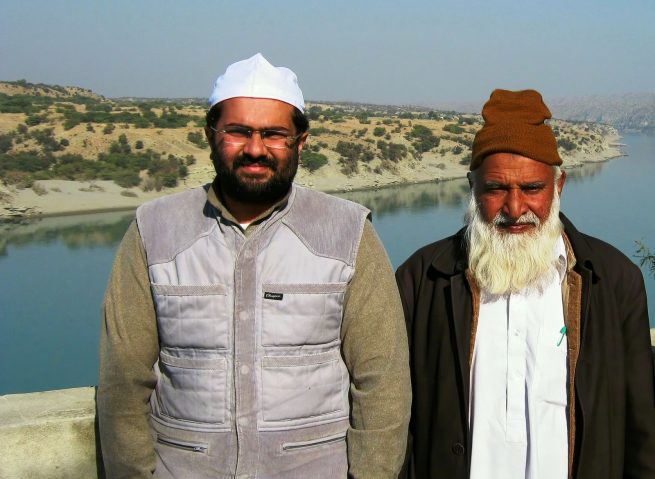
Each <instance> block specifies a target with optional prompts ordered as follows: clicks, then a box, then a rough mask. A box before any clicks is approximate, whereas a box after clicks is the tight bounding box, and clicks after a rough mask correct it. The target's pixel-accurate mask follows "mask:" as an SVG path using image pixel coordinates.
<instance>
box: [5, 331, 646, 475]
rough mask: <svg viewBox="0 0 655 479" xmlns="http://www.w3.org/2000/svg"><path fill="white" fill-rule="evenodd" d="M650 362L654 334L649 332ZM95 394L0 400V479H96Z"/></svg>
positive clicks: (65, 391) (99, 464)
mask: <svg viewBox="0 0 655 479" xmlns="http://www.w3.org/2000/svg"><path fill="white" fill-rule="evenodd" d="M650 340H651V345H652V346H653V361H654V362H655V328H654V329H651V330H650ZM95 398H96V389H95V388H94V387H85V388H74V389H61V390H57V391H44V392H38V393H29V394H9V395H6V396H0V478H5V477H7V478H9V477H11V478H14V477H15V478H30V479H46V478H47V479H69V478H71V477H75V478H77V477H80V478H91V479H93V478H102V477H104V472H103V469H102V459H101V454H100V443H99V440H98V438H97V434H96V433H97V422H96V414H95V412H96V404H95Z"/></svg>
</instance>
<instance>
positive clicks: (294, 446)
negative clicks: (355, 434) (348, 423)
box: [282, 434, 346, 451]
mask: <svg viewBox="0 0 655 479" xmlns="http://www.w3.org/2000/svg"><path fill="white" fill-rule="evenodd" d="M344 439H346V435H345V434H339V435H337V436H329V437H323V438H320V439H314V440H312V441H303V442H287V443H284V444H282V450H283V451H297V450H299V449H305V448H308V447H315V446H324V445H326V444H333V443H335V442H340V441H343V440H344Z"/></svg>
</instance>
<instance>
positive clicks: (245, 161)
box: [232, 153, 277, 171]
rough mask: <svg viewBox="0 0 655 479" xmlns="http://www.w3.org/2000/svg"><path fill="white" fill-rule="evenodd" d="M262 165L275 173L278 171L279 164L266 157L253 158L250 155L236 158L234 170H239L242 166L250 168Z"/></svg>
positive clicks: (241, 155)
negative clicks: (249, 166) (250, 166)
mask: <svg viewBox="0 0 655 479" xmlns="http://www.w3.org/2000/svg"><path fill="white" fill-rule="evenodd" d="M254 164H258V165H262V166H266V167H268V168H270V169H271V170H273V171H277V162H276V161H275V160H273V159H271V158H268V157H266V156H258V157H256V158H255V157H253V156H250V155H246V154H243V153H242V154H240V155H239V156H237V157H236V158H234V161H233V162H232V168H233V169H235V170H236V169H237V168H239V167H241V166H248V165H254Z"/></svg>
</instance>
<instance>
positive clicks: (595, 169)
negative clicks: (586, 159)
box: [566, 161, 608, 183]
mask: <svg viewBox="0 0 655 479" xmlns="http://www.w3.org/2000/svg"><path fill="white" fill-rule="evenodd" d="M607 164H608V162H607V161H601V162H598V163H585V164H583V165H582V166H580V167H576V168H571V169H568V170H566V181H567V182H572V183H579V182H582V181H588V180H591V179H593V178H594V177H596V176H598V175H599V174H601V172H602V171H603V169H604V168H605V167H606V166H607Z"/></svg>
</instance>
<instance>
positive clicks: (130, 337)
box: [97, 222, 159, 478]
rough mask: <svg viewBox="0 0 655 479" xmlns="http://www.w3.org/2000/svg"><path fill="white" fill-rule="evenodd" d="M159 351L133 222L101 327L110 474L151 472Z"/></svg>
mask: <svg viewBox="0 0 655 479" xmlns="http://www.w3.org/2000/svg"><path fill="white" fill-rule="evenodd" d="M158 351H159V344H158V338H157V323H156V318H155V309H154V304H153V299H152V295H151V292H150V280H149V277H148V269H147V263H146V257H145V251H144V249H143V244H142V241H141V237H140V235H139V231H138V228H137V225H136V222H133V223H132V224H131V225H130V227H129V229H128V230H127V233H126V234H125V237H124V238H123V241H122V242H121V244H120V246H119V248H118V252H117V255H116V259H115V261H114V266H113V269H112V273H111V277H110V279H109V284H108V286H107V291H106V293H105V299H104V304H103V314H102V328H101V331H100V382H99V386H98V397H97V407H98V420H99V429H100V441H101V446H102V456H103V462H104V465H105V470H106V473H107V477H111V478H123V477H130V478H134V477H152V473H153V472H154V469H155V451H154V444H153V441H152V438H151V436H150V432H149V426H148V415H149V412H150V407H149V400H150V395H151V393H152V391H153V389H154V387H155V383H156V377H155V374H154V372H153V365H154V363H155V361H156V360H157V355H158Z"/></svg>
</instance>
